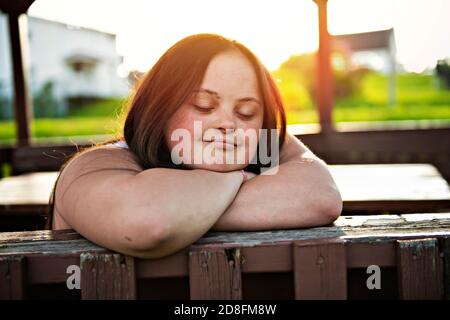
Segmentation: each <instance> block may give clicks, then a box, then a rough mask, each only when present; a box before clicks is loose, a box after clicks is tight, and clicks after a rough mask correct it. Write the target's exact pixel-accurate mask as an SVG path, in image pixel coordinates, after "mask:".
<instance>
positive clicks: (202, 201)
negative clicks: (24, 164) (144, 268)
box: [55, 149, 242, 258]
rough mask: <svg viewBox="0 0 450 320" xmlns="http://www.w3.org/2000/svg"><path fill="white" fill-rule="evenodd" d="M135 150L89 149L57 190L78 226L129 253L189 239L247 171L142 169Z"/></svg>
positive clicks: (207, 224)
mask: <svg viewBox="0 0 450 320" xmlns="http://www.w3.org/2000/svg"><path fill="white" fill-rule="evenodd" d="M114 153H116V154H114ZM128 153H129V152H128V151H125V150H118V149H110V150H101V149H97V150H93V151H89V152H87V153H85V154H82V155H81V156H79V157H77V158H76V159H74V160H73V161H72V163H69V165H68V166H67V167H66V168H65V169H64V170H63V173H62V174H61V178H60V181H59V182H58V185H57V189H56V195H55V196H56V201H55V211H57V213H58V214H60V215H61V216H62V218H63V219H64V221H66V222H67V223H68V224H69V225H70V226H71V227H72V228H73V229H75V230H76V231H78V232H79V233H80V234H81V235H83V236H84V237H86V238H87V239H89V240H91V241H93V242H95V243H97V244H99V245H101V246H104V247H106V248H109V249H111V250H114V251H118V252H121V253H124V254H128V255H133V256H137V257H145V258H147V257H148V258H152V257H161V256H165V255H169V254H171V253H174V252H176V251H178V250H180V249H182V248H184V247H186V246H188V245H189V244H190V243H192V242H194V241H196V240H197V239H198V238H200V237H201V236H202V235H203V234H204V233H205V232H207V231H208V230H209V229H210V228H211V226H212V225H213V224H214V223H215V222H216V221H217V220H218V219H219V217H220V216H221V215H222V214H223V212H224V211H225V210H226V208H227V207H228V206H229V204H230V203H231V202H232V201H233V199H234V197H235V196H236V194H237V192H238V190H239V188H240V186H241V183H242V176H241V174H240V173H239V172H229V173H217V172H212V171H206V170H174V169H164V168H155V169H148V170H143V171H142V169H141V170H139V167H138V166H137V165H136V163H135V162H134V160H133V158H132V156H131V155H129V154H128Z"/></svg>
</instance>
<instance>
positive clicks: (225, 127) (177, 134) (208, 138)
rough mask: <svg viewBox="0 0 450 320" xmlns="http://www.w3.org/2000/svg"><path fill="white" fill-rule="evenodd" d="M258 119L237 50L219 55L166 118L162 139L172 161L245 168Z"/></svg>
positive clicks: (252, 84) (255, 95)
mask: <svg viewBox="0 0 450 320" xmlns="http://www.w3.org/2000/svg"><path fill="white" fill-rule="evenodd" d="M263 117H264V108H263V104H262V99H261V95H260V92H259V89H258V81H257V78H256V74H255V71H254V70H253V67H252V65H251V63H250V62H249V61H248V60H247V58H246V57H245V56H244V55H242V54H241V53H239V52H234V51H229V52H224V53H221V54H219V55H217V56H215V57H214V58H213V59H212V60H211V62H210V64H209V65H208V68H207V70H206V73H205V76H204V78H203V81H202V84H201V85H200V87H199V88H197V90H195V91H194V92H192V96H191V97H190V98H189V99H188V100H187V101H186V102H185V103H184V104H183V105H182V106H181V107H180V109H178V110H177V112H176V113H175V114H174V115H173V116H172V117H171V119H170V120H169V123H168V126H167V128H166V132H165V139H166V142H167V145H168V146H169V150H171V151H172V160H174V156H175V158H177V159H178V161H182V162H183V163H184V164H185V165H187V166H188V167H190V168H195V169H207V170H212V171H220V172H227V171H233V170H239V169H242V168H245V167H246V166H247V165H248V164H249V162H250V161H252V159H253V157H254V155H255V152H256V148H257V143H258V137H259V129H261V128H262V124H263ZM181 137H182V138H181ZM175 151H176V152H175ZM253 160H254V159H253Z"/></svg>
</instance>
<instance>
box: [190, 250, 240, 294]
mask: <svg viewBox="0 0 450 320" xmlns="http://www.w3.org/2000/svg"><path fill="white" fill-rule="evenodd" d="M189 282H190V288H191V290H190V296H191V299H193V300H204V299H207V300H240V299H242V279H241V255H240V250H239V249H232V250H227V249H223V248H220V247H219V248H207V249H203V248H201V247H200V248H195V246H194V247H193V248H191V250H190V252H189Z"/></svg>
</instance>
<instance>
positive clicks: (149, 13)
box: [29, 0, 450, 72]
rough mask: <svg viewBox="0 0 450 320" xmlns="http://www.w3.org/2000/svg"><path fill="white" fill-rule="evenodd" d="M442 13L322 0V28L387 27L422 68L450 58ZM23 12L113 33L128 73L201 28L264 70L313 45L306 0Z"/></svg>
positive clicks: (432, 7) (69, 4)
mask: <svg viewBox="0 0 450 320" xmlns="http://www.w3.org/2000/svg"><path fill="white" fill-rule="evenodd" d="M449 13H450V1H449V0H329V5H328V20H329V31H330V33H332V34H343V33H357V32H367V31H375V30H381V29H387V28H390V27H394V31H395V37H396V46H397V60H398V62H399V63H401V64H403V65H404V67H405V68H406V70H408V71H415V72H421V71H423V70H424V69H425V68H427V67H434V66H435V65H436V61H437V59H439V58H445V57H450V19H449V18H448V16H449ZM29 14H30V15H32V16H38V17H42V18H46V19H50V20H57V21H61V22H65V23H68V24H73V25H79V26H84V27H89V28H94V29H99V30H103V31H107V32H112V33H116V34H117V47H118V51H119V53H120V54H122V55H123V56H124V59H125V63H124V68H125V69H127V70H128V69H138V70H142V71H146V70H147V69H148V68H150V67H151V66H152V65H153V63H154V62H155V61H156V59H158V58H159V56H160V55H161V54H162V53H163V52H164V51H165V50H166V49H168V48H169V47H170V46H171V45H172V44H173V43H175V42H176V41H178V40H180V39H182V38H183V37H185V36H188V35H191V34H194V33H200V32H209V33H219V34H222V35H224V36H226V37H228V38H232V39H235V40H238V41H241V42H242V43H243V44H245V45H246V46H247V47H249V48H250V49H251V50H253V51H254V52H255V53H256V54H257V55H258V56H259V57H260V59H261V60H262V61H263V62H264V63H265V65H266V66H267V67H268V68H269V69H271V70H273V69H276V68H277V67H278V66H279V65H280V63H282V62H283V61H285V60H286V59H287V58H288V57H289V56H290V55H292V54H299V53H304V52H310V51H314V50H316V49H317V46H318V32H317V28H318V27H317V23H318V22H317V6H316V5H315V3H314V2H313V1H312V0H227V1H218V0H217V1H211V0H164V1H162V0H159V1H148V0H109V1H108V0H37V1H36V2H35V3H34V4H33V5H32V6H31V8H30V10H29Z"/></svg>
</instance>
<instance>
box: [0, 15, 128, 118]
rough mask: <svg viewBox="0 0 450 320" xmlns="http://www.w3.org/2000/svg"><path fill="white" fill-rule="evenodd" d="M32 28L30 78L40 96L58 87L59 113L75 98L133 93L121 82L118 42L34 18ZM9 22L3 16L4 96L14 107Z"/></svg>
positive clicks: (0, 67)
mask: <svg viewBox="0 0 450 320" xmlns="http://www.w3.org/2000/svg"><path fill="white" fill-rule="evenodd" d="M27 24H28V28H27V29H28V40H29V41H28V49H27V51H28V54H29V56H28V57H26V59H27V60H28V66H27V69H28V75H29V81H30V83H29V86H30V90H31V93H32V94H33V95H35V94H36V93H37V92H39V91H40V90H41V89H42V87H43V86H44V85H45V84H46V83H48V82H49V81H50V82H52V83H53V89H54V90H53V91H54V96H55V98H56V99H57V101H58V106H59V108H60V110H59V113H60V114H64V112H65V109H66V106H67V101H68V99H71V98H82V97H85V98H107V97H117V96H124V95H126V94H127V93H128V90H129V88H128V85H127V79H125V78H121V77H119V75H118V73H117V68H118V66H119V65H120V64H121V62H122V57H120V56H119V55H118V53H117V50H116V36H115V35H114V34H109V33H105V32H101V31H98V30H93V29H88V28H83V27H74V26H70V25H66V24H63V23H60V22H55V21H49V20H44V19H41V18H36V17H30V16H28V19H27ZM7 26H8V23H7V17H6V15H4V14H0V86H1V87H0V95H2V96H3V97H5V96H6V97H7V98H8V100H10V101H11V99H12V95H13V78H12V67H11V52H10V44H9V34H8V28H7Z"/></svg>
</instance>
